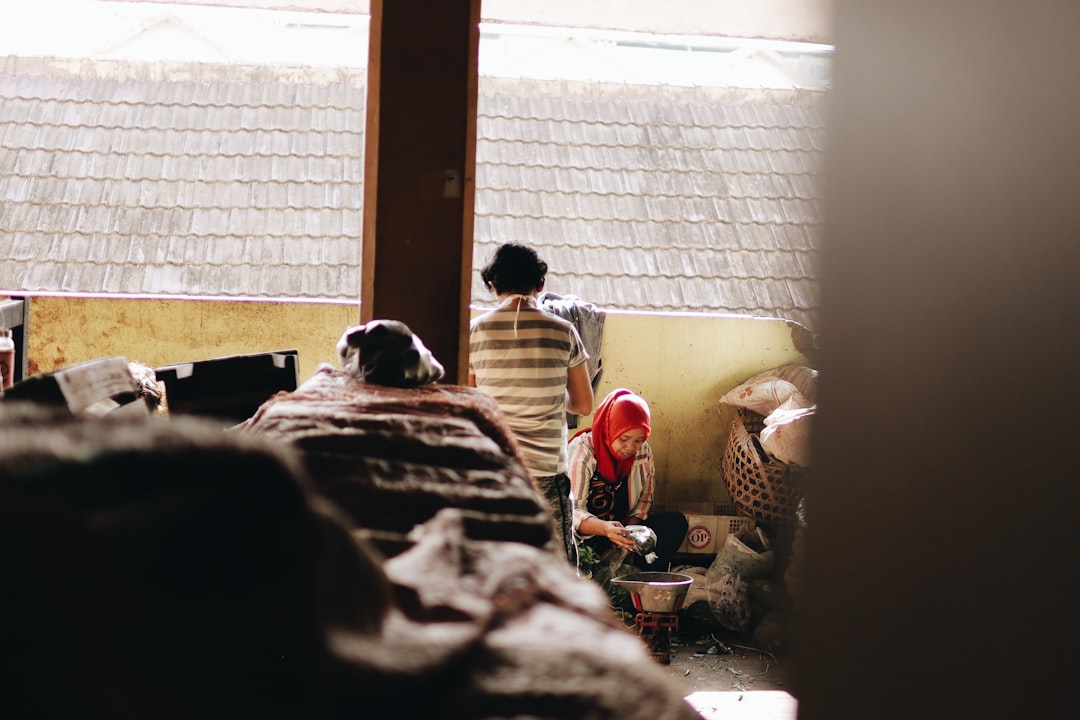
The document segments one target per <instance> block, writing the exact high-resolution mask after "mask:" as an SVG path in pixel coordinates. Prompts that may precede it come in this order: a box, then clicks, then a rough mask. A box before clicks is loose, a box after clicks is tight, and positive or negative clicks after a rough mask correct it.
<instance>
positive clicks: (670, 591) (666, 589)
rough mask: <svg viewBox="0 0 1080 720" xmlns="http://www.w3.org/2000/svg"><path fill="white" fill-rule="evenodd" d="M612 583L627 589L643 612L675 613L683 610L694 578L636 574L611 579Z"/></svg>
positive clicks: (679, 574)
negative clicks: (687, 592) (684, 601)
mask: <svg viewBox="0 0 1080 720" xmlns="http://www.w3.org/2000/svg"><path fill="white" fill-rule="evenodd" d="M611 582H612V583H614V584H616V585H622V586H623V587H625V588H626V589H627V590H628V591H629V592H630V597H631V598H632V599H633V601H634V607H635V608H637V609H638V610H640V611H641V612H654V613H673V612H678V611H679V609H680V608H682V603H683V599H684V598H685V597H686V591H687V590H689V589H690V585H692V584H693V582H694V578H692V577H690V576H689V575H683V574H682V573H669V572H636V573H630V574H629V575H620V576H619V577H616V578H611Z"/></svg>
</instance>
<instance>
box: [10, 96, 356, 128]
mask: <svg viewBox="0 0 1080 720" xmlns="http://www.w3.org/2000/svg"><path fill="white" fill-rule="evenodd" d="M17 100H23V101H26V102H35V103H36V102H54V103H57V104H73V105H84V104H86V103H87V102H94V103H97V104H103V105H116V106H121V107H136V106H143V107H150V108H162V107H164V108H174V107H180V108H251V109H252V110H265V109H268V108H284V109H287V110H297V109H304V108H314V109H318V110H319V111H323V110H344V111H356V112H363V110H364V108H363V106H361V105H340V104H337V105H331V104H329V103H312V104H311V105H296V104H289V103H269V102H260V103H230V102H212V101H205V102H199V101H198V100H192V101H191V102H168V101H162V102H142V101H137V100H123V99H116V100H114V99H109V100H102V99H101V98H97V97H93V96H87V97H83V98H70V97H56V96H54V95H45V94H44V93H40V94H39V95H36V96H35V95H24V94H20V93H16V94H13V95H0V101H4V102H13V101H17ZM122 127H129V126H122ZM204 129H205V128H204Z"/></svg>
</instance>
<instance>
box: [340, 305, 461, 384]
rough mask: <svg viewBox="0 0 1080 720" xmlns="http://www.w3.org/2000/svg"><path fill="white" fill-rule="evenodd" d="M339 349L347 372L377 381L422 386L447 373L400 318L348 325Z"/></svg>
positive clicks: (359, 377)
mask: <svg viewBox="0 0 1080 720" xmlns="http://www.w3.org/2000/svg"><path fill="white" fill-rule="evenodd" d="M337 351H338V356H339V357H340V358H341V365H342V367H343V368H344V369H345V372H347V373H349V374H350V375H352V376H353V377H355V378H357V379H359V380H363V381H364V382H367V383H371V384H373V385H387V386H390V387H399V388H411V387H419V386H420V385H428V384H430V383H435V382H438V381H440V380H442V379H443V376H444V375H445V374H446V371H445V370H444V369H443V366H442V363H440V362H439V361H438V360H437V359H436V358H435V356H434V355H432V354H431V351H430V350H428V348H427V346H426V345H424V343H423V341H422V340H421V339H420V336H418V335H415V334H414V333H413V331H412V330H410V329H409V326H408V325H406V324H405V323H403V322H400V321H398V320H372V321H371V322H369V323H367V324H364V325H353V326H351V327H348V328H346V329H345V333H344V334H343V335H342V336H341V339H340V340H338V344H337Z"/></svg>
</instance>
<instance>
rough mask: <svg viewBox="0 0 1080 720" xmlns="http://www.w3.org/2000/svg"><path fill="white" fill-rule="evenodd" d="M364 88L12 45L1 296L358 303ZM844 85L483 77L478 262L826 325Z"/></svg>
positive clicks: (631, 301) (640, 297)
mask: <svg viewBox="0 0 1080 720" xmlns="http://www.w3.org/2000/svg"><path fill="white" fill-rule="evenodd" d="M364 84H365V79H364V71H363V70H347V69H325V68H324V69H319V68H281V69H276V68H270V67H237V66H213V65H200V64H174V65H170V64H165V63H155V64H152V65H151V64H136V63H132V62H128V61H89V60H83V61H60V60H46V59H32V58H10V57H9V58H7V59H0V257H3V258H4V262H3V263H2V264H0V291H4V290H6V291H12V292H15V293H27V294H33V293H35V292H37V293H72V294H89V293H105V294H118V295H132V294H138V295H165V296H194V297H237V298H241V297H243V298H274V299H317V300H330V301H354V300H355V298H356V297H357V296H358V288H357V278H358V277H359V258H360V238H361V228H362V197H363V192H362V189H363V188H362V172H363V162H362V155H363V144H364V140H363V124H364V96H365V89H364ZM822 97H823V93H821V92H814V91H780V90H745V89H742V90H740V89H730V90H727V89H705V88H676V87H663V86H644V85H595V84H589V85H583V84H580V83H569V82H557V81H530V80H520V79H501V78H493V77H484V78H481V82H480V99H479V117H478V122H477V125H478V141H477V179H476V182H477V191H476V230H475V248H474V264H475V265H476V267H477V268H479V267H480V266H481V265H483V264H484V263H485V262H486V261H487V259H488V258H489V257H490V255H491V253H492V252H493V250H494V248H495V246H497V244H498V243H500V242H503V241H508V240H515V241H520V242H526V243H529V244H531V245H533V246H535V247H537V249H538V250H539V251H540V253H541V255H542V256H543V257H544V258H545V259H546V260H547V262H548V263H549V265H550V266H551V275H550V277H549V281H548V289H549V290H552V291H554V292H557V293H560V294H574V295H577V296H579V297H581V298H583V299H586V300H589V301H591V302H594V303H596V304H597V305H600V306H601V307H605V308H608V309H624V310H637V311H690V312H719V313H725V312H731V313H750V314H755V315H769V316H781V317H785V318H788V319H791V320H796V321H798V322H801V323H802V324H804V325H806V326H807V327H809V328H814V326H815V324H816V323H815V320H814V312H815V310H814V309H815V305H816V298H817V280H816V278H817V275H816V270H815V256H816V250H815V249H816V247H817V243H818V230H819V225H820V222H821V209H820V202H819V198H820V187H819V185H820V182H819V171H820V167H819V166H820V161H821V156H822V150H823V125H824V123H823V120H822V109H821V101H822ZM473 300H474V302H475V303H477V304H487V303H489V302H490V300H491V297H490V295H489V294H488V293H487V291H486V290H485V289H484V288H483V287H482V286H481V285H480V281H479V278H478V277H476V279H475V280H474V287H473Z"/></svg>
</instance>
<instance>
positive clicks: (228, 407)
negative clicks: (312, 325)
mask: <svg viewBox="0 0 1080 720" xmlns="http://www.w3.org/2000/svg"><path fill="white" fill-rule="evenodd" d="M297 364H298V358H297V351H296V350H277V351H273V352H264V353H255V354H253V355H229V356H226V357H219V358H212V359H210V360H201V361H198V362H189V363H178V364H176V365H167V366H165V367H159V368H156V369H155V373H156V374H157V377H158V379H159V380H161V381H163V382H164V383H165V394H166V395H167V397H168V402H169V414H170V415H202V416H206V417H211V418H217V419H219V420H221V421H222V422H223V423H225V424H227V425H232V424H235V423H239V422H242V421H244V420H246V419H248V418H249V417H251V416H252V415H254V414H255V411H256V410H258V409H259V406H260V405H262V404H263V403H264V402H266V401H267V400H269V399H270V397H271V396H273V395H274V394H275V393H278V392H283V391H284V392H291V391H293V390H295V389H296V387H297V379H298V368H297Z"/></svg>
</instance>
